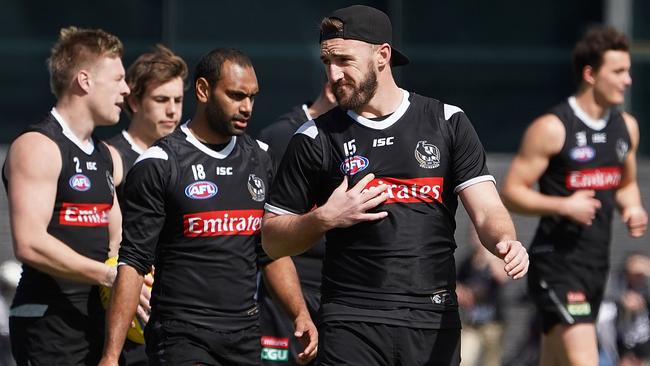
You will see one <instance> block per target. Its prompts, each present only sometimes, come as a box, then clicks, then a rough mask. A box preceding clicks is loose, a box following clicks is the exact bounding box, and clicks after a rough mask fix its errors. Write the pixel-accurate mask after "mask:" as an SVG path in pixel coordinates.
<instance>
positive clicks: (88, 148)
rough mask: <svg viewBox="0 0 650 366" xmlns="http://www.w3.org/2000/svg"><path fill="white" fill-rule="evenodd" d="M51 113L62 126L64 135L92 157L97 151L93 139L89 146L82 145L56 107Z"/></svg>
mask: <svg viewBox="0 0 650 366" xmlns="http://www.w3.org/2000/svg"><path fill="white" fill-rule="evenodd" d="M50 113H52V116H54V118H55V119H56V121H57V122H59V125H61V129H62V130H63V135H64V136H65V137H67V138H68V140H70V141H72V143H73V144H75V145H77V147H78V148H79V149H81V151H83V152H85V153H86V154H87V155H92V153H93V151H95V143H94V142H93V139H92V138H91V139H90V140H89V141H88V143H87V144H83V143H81V141H79V139H78V138H77V135H75V134H74V132H72V130H71V129H70V126H69V125H68V123H67V122H66V121H65V120H64V119H63V116H61V115H60V114H59V112H58V111H57V110H56V107H52V110H51V111H50Z"/></svg>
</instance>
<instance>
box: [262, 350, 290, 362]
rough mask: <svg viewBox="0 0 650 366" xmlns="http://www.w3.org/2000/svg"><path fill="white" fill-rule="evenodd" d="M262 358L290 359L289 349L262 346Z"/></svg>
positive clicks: (274, 359)
mask: <svg viewBox="0 0 650 366" xmlns="http://www.w3.org/2000/svg"><path fill="white" fill-rule="evenodd" d="M262 359H263V360H268V361H288V360H289V350H286V349H276V348H262Z"/></svg>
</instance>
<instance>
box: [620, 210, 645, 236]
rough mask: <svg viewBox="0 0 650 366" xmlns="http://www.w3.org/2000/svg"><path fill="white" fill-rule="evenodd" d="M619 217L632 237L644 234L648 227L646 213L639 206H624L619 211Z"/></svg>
mask: <svg viewBox="0 0 650 366" xmlns="http://www.w3.org/2000/svg"><path fill="white" fill-rule="evenodd" d="M621 218H622V220H623V222H624V223H625V225H627V231H628V232H629V233H630V236H631V237H633V238H639V237H641V236H643V234H645V232H646V230H647V229H648V213H647V212H646V210H645V209H644V208H643V207H641V206H632V207H626V208H624V209H623V212H622V213H621Z"/></svg>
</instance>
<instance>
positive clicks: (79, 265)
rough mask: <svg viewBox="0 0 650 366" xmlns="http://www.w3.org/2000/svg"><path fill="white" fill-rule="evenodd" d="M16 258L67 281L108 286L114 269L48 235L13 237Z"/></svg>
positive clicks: (111, 282)
mask: <svg viewBox="0 0 650 366" xmlns="http://www.w3.org/2000/svg"><path fill="white" fill-rule="evenodd" d="M14 240H15V247H14V249H15V254H16V258H17V259H18V260H19V261H21V262H23V263H25V264H27V265H30V266H32V267H34V268H36V269H38V270H39V271H42V272H45V273H47V274H49V275H52V276H55V277H60V278H64V279H67V280H72V281H77V282H82V283H88V284H93V285H104V286H109V287H110V286H112V284H113V281H114V280H115V274H116V272H115V268H112V267H110V266H108V265H106V264H104V263H103V262H99V261H96V260H93V259H90V258H88V257H85V256H83V255H81V254H79V253H77V252H75V251H74V250H73V249H72V248H70V247H69V246H67V245H65V244H64V243H63V242H61V241H59V240H57V239H56V238H54V237H52V236H51V235H49V234H46V235H43V236H39V237H36V236H28V237H24V236H21V235H16V237H15V239H14Z"/></svg>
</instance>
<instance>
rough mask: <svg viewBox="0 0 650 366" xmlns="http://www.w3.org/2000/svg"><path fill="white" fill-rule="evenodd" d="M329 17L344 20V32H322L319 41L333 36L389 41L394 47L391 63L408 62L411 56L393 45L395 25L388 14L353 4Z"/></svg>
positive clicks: (368, 40)
mask: <svg viewBox="0 0 650 366" xmlns="http://www.w3.org/2000/svg"><path fill="white" fill-rule="evenodd" d="M327 17H328V18H336V19H338V20H340V21H341V22H343V31H342V32H327V33H323V32H321V33H320V40H319V43H321V42H323V41H326V40H328V39H332V38H343V39H355V40H357V41H363V42H367V43H372V44H382V43H388V44H389V45H390V47H391V49H392V55H391V65H393V66H400V65H406V64H408V63H409V62H410V61H409V58H408V57H406V56H405V55H404V54H403V53H401V52H400V51H398V50H397V49H396V48H395V47H393V26H392V25H391V23H390V19H389V18H388V15H386V13H384V12H383V11H381V10H378V9H375V8H372V7H370V6H365V5H352V6H348V7H347V8H341V9H337V10H334V12H332V13H331V14H330V15H328V16H327Z"/></svg>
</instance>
